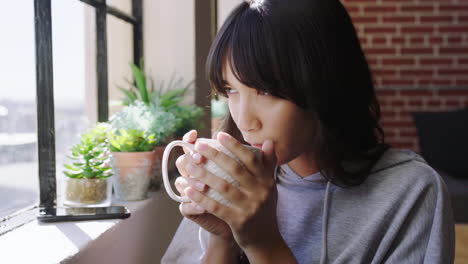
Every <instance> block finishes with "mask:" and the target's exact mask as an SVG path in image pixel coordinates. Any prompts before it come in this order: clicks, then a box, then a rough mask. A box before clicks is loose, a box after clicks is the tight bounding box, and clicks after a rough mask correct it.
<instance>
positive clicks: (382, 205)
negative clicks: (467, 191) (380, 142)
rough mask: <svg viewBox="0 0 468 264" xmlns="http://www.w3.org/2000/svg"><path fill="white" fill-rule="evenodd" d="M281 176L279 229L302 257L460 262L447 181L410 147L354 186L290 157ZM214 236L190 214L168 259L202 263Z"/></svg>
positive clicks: (387, 154) (308, 259)
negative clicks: (297, 166)
mask: <svg viewBox="0 0 468 264" xmlns="http://www.w3.org/2000/svg"><path fill="white" fill-rule="evenodd" d="M275 177H276V179H277V189H278V205H277V220H278V226H279V229H280V230H279V231H280V233H281V235H282V236H283V238H284V240H285V241H286V243H287V244H288V246H289V248H290V249H291V250H292V252H293V254H294V256H295V257H296V259H297V261H298V263H304V264H305V263H443V264H446V263H453V261H454V249H455V235H454V222H453V214H452V209H451V205H450V200H449V197H448V193H447V188H446V186H445V183H444V182H443V181H442V179H441V178H440V176H439V175H438V174H437V172H436V171H434V170H433V169H432V168H431V167H430V166H428V165H427V164H426V163H425V161H424V160H423V159H422V158H421V157H420V156H419V155H418V154H416V153H414V152H412V151H409V150H400V149H389V150H387V151H386V152H385V153H384V155H383V156H382V158H381V159H380V160H379V161H378V162H377V164H376V165H375V166H374V168H373V169H372V171H371V174H370V175H369V177H368V178H367V179H366V181H365V182H364V183H362V184H361V185H359V186H355V187H350V188H341V187H338V186H336V185H332V184H330V182H327V180H325V178H324V177H322V175H320V173H315V174H312V175H309V176H306V177H304V178H302V177H300V176H299V175H297V174H296V173H295V172H294V171H293V170H292V169H291V168H290V167H289V166H288V165H287V164H284V165H281V166H279V167H278V169H277V173H276V175H275ZM306 201H307V202H306ZM324 219H325V221H324ZM208 237H209V234H208V232H207V231H205V230H204V229H202V228H200V227H198V225H197V224H195V223H194V222H191V221H190V220H188V219H184V220H183V221H182V222H181V224H180V226H179V228H178V230H177V232H176V234H175V236H174V238H173V240H172V241H171V244H170V245H169V248H168V250H167V251H166V254H165V255H164V257H163V259H162V263H171V264H176V263H181V264H182V263H184V264H185V263H200V260H201V258H202V257H203V254H204V251H205V250H206V245H207V242H208Z"/></svg>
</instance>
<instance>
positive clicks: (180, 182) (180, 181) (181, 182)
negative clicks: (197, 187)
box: [174, 177, 189, 196]
mask: <svg viewBox="0 0 468 264" xmlns="http://www.w3.org/2000/svg"><path fill="white" fill-rule="evenodd" d="M174 185H175V187H176V189H177V191H179V193H180V196H185V192H184V189H185V188H187V186H189V183H188V181H187V179H185V178H184V177H177V179H176V180H175V183H174Z"/></svg>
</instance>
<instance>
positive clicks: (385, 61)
mask: <svg viewBox="0 0 468 264" xmlns="http://www.w3.org/2000/svg"><path fill="white" fill-rule="evenodd" d="M414 63H415V61H414V59H398V58H391V59H382V65H411V64H414Z"/></svg>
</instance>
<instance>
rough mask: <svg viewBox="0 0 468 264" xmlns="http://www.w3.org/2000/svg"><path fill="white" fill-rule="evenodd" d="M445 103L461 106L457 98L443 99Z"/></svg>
mask: <svg viewBox="0 0 468 264" xmlns="http://www.w3.org/2000/svg"><path fill="white" fill-rule="evenodd" d="M445 105H447V106H461V102H460V101H459V100H454V99H448V100H446V101H445Z"/></svg>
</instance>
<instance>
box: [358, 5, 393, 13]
mask: <svg viewBox="0 0 468 264" xmlns="http://www.w3.org/2000/svg"><path fill="white" fill-rule="evenodd" d="M390 12H391V13H394V12H396V6H365V7H364V13H379V14H380V13H390Z"/></svg>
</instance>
